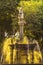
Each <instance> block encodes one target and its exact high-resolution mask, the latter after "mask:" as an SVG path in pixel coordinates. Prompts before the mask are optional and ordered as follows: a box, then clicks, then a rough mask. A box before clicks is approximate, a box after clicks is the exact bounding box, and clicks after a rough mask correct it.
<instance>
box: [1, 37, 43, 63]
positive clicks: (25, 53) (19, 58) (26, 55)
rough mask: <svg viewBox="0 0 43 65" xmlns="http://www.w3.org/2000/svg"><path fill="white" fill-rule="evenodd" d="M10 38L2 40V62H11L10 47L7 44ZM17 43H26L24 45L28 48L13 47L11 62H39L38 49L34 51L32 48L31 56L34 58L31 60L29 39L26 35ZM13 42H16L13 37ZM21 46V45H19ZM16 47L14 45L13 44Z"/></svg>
mask: <svg viewBox="0 0 43 65" xmlns="http://www.w3.org/2000/svg"><path fill="white" fill-rule="evenodd" d="M11 39H12V38H6V39H5V40H4V42H3V50H2V56H1V62H2V63H3V64H11V49H10V47H9V44H12V43H11ZM18 43H19V45H20V44H22V45H23V46H25V45H27V46H26V47H27V48H28V49H27V50H26V49H25V50H24V49H21V48H22V47H23V46H22V47H20V48H19V49H14V50H13V64H27V63H28V64H31V63H32V61H33V62H34V63H35V64H36V63H40V60H42V55H41V52H39V51H40V50H38V51H36V50H34V52H33V56H34V60H32V51H31V50H29V44H30V42H29V40H28V39H27V37H24V39H23V41H22V43H21V42H20V41H19V42H18ZM13 44H16V40H15V38H14V39H13ZM20 46H21V45H20ZM15 48H16V46H15ZM37 48H38V49H39V46H38V43H37Z"/></svg>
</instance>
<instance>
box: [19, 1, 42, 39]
mask: <svg viewBox="0 0 43 65" xmlns="http://www.w3.org/2000/svg"><path fill="white" fill-rule="evenodd" d="M20 5H21V6H22V8H23V10H24V14H25V20H26V26H25V31H24V32H25V34H26V35H27V36H28V37H29V36H32V37H34V38H36V39H39V36H40V37H41V34H42V32H41V31H43V30H42V29H41V27H42V26H43V24H42V21H41V19H43V12H42V9H43V3H42V2H41V1H39V2H37V1H36V2H35V1H32V2H31V1H21V2H20Z"/></svg>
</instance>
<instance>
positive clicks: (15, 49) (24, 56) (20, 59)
mask: <svg viewBox="0 0 43 65" xmlns="http://www.w3.org/2000/svg"><path fill="white" fill-rule="evenodd" d="M18 19H19V22H18V25H19V28H20V29H19V35H20V39H19V40H18V39H16V43H14V40H13V39H14V36H11V38H9V39H8V38H7V39H8V40H7V41H6V40H5V41H6V42H4V45H5V46H4V48H3V49H5V50H6V49H7V50H8V52H5V54H9V55H8V56H10V59H9V58H8V60H9V61H8V60H7V61H8V63H9V64H29V60H28V57H29V50H31V52H32V62H31V63H34V48H35V47H36V45H37V47H38V49H39V46H38V43H36V42H35V40H34V41H32V43H31V44H30V42H26V44H23V37H24V32H23V29H24V24H25V21H24V13H23V10H22V7H20V9H19V15H18ZM5 36H6V35H5ZM9 41H10V42H9ZM6 47H8V48H6ZM39 51H40V49H39ZM3 52H4V50H3ZM8 56H7V57H8ZM13 57H14V58H13Z"/></svg>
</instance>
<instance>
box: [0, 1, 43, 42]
mask: <svg viewBox="0 0 43 65" xmlns="http://www.w3.org/2000/svg"><path fill="white" fill-rule="evenodd" d="M20 6H22V8H23V11H24V15H25V21H26V25H25V26H24V34H25V35H26V36H27V37H28V38H29V37H32V38H35V39H37V40H38V41H39V42H40V43H42V41H43V1H42V0H24V1H23V0H0V42H2V41H3V40H4V33H5V31H6V32H7V33H8V34H9V35H10V34H13V33H14V34H15V33H16V31H17V29H18V9H19V7H20Z"/></svg>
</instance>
